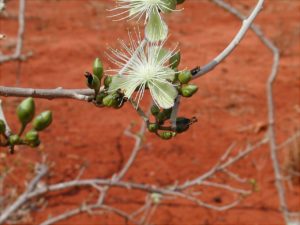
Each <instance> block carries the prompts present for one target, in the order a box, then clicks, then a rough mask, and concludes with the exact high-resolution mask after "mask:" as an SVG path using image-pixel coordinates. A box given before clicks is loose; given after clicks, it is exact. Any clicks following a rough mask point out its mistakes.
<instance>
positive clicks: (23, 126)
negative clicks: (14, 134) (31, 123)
mask: <svg viewBox="0 0 300 225" xmlns="http://www.w3.org/2000/svg"><path fill="white" fill-rule="evenodd" d="M26 126H27V123H26V124H22V126H21V129H20V131H19V134H18V135H19V137H21V135H22V134H23V132H24V130H25V128H26Z"/></svg>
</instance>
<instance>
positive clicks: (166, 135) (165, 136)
mask: <svg viewBox="0 0 300 225" xmlns="http://www.w3.org/2000/svg"><path fill="white" fill-rule="evenodd" d="M175 135H176V133H175V132H170V131H165V132H162V133H160V134H159V136H160V137H161V139H163V140H170V139H171V138H172V137H174V136H175Z"/></svg>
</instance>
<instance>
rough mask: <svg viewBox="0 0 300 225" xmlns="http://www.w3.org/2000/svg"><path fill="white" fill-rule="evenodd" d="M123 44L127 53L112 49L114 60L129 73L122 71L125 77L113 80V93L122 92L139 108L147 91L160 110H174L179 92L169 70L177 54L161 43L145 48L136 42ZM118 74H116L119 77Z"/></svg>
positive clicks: (122, 75)
mask: <svg viewBox="0 0 300 225" xmlns="http://www.w3.org/2000/svg"><path fill="white" fill-rule="evenodd" d="M121 44H122V47H123V50H121V51H118V50H113V49H111V51H112V53H113V55H114V57H110V59H111V61H112V62H114V63H115V64H116V65H117V66H119V67H120V68H124V67H125V69H123V70H122V71H123V73H122V74H118V75H116V76H114V77H113V79H112V83H111V85H110V88H109V92H115V91H117V90H121V91H122V92H123V93H124V95H125V97H127V98H129V99H132V100H134V101H137V105H138V104H139V102H140V100H141V99H142V97H143V95H144V92H145V89H146V87H147V88H149V90H150V94H151V96H152V99H153V100H154V102H155V103H156V104H157V105H158V106H160V107H161V108H164V109H168V108H171V107H172V106H173V105H174V100H175V98H176V97H177V95H178V92H177V89H176V88H175V87H174V85H173V84H172V81H173V80H174V76H175V71H174V70H172V69H171V68H170V67H169V59H170V57H171V56H172V55H173V54H174V51H175V50H173V51H166V50H164V49H163V44H164V43H161V42H159V43H158V42H156V43H149V42H148V43H147V44H146V45H145V46H144V47H142V48H141V47H138V43H136V42H135V41H133V40H132V39H131V41H130V46H127V45H126V44H125V43H124V42H121ZM128 62H129V63H128ZM118 71H119V70H113V72H117V73H118ZM135 92H136V93H135ZM134 93H135V96H134Z"/></svg>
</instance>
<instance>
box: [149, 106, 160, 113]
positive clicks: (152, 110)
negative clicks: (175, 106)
mask: <svg viewBox="0 0 300 225" xmlns="http://www.w3.org/2000/svg"><path fill="white" fill-rule="evenodd" d="M159 112H160V109H159V108H158V106H157V105H155V104H154V105H153V106H152V107H151V114H152V115H153V116H156V115H157V114H158V113H159Z"/></svg>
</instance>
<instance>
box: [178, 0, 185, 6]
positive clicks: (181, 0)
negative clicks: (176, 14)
mask: <svg viewBox="0 0 300 225" xmlns="http://www.w3.org/2000/svg"><path fill="white" fill-rule="evenodd" d="M184 2H185V0H177V5H180V4H182V3H184Z"/></svg>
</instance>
